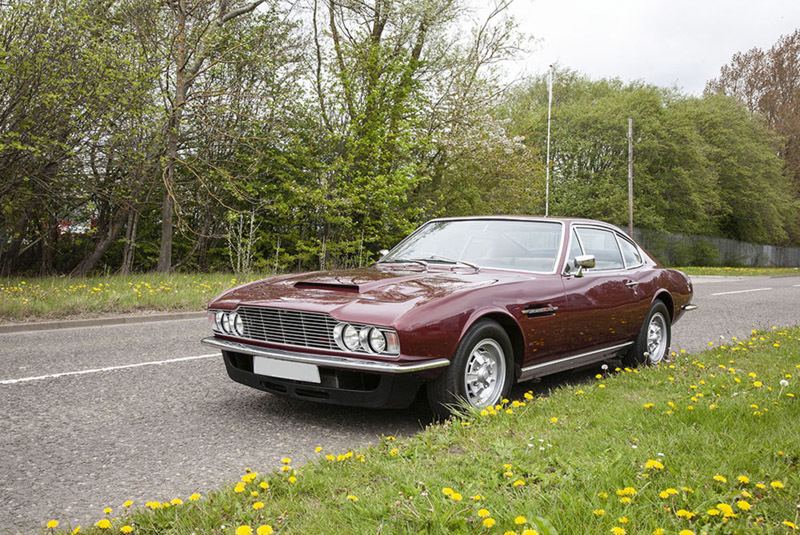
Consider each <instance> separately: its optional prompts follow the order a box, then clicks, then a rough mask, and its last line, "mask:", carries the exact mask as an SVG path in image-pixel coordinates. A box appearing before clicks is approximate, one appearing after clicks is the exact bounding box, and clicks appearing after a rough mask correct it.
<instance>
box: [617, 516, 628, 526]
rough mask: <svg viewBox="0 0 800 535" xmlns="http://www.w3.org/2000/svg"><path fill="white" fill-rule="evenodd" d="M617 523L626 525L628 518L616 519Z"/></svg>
mask: <svg viewBox="0 0 800 535" xmlns="http://www.w3.org/2000/svg"><path fill="white" fill-rule="evenodd" d="M617 522H619V523H620V524H627V523H628V517H627V516H623V517H620V518H618V519H617Z"/></svg>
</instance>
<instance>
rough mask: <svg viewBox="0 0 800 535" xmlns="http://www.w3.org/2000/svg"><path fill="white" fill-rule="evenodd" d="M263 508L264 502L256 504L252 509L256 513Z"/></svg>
mask: <svg viewBox="0 0 800 535" xmlns="http://www.w3.org/2000/svg"><path fill="white" fill-rule="evenodd" d="M263 508H264V502H256V503H254V504H253V509H255V510H256V511H258V510H259V509H263Z"/></svg>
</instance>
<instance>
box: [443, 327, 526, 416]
mask: <svg viewBox="0 0 800 535" xmlns="http://www.w3.org/2000/svg"><path fill="white" fill-rule="evenodd" d="M512 351H513V350H512V348H511V341H510V340H509V338H508V335H507V334H506V332H505V330H503V328H502V327H501V326H500V325H499V324H498V323H497V322H495V321H492V320H488V319H484V320H480V321H478V322H477V323H475V325H473V326H472V327H471V328H470V329H469V330H468V331H467V334H466V335H464V338H462V340H461V342H460V343H459V344H458V349H456V353H455V355H454V356H453V358H452V360H451V362H450V365H449V366H448V367H447V368H445V370H444V372H443V373H442V374H441V375H440V376H439V377H437V378H436V379H435V380H433V381H431V382H429V383H428V384H427V393H428V403H430V406H431V410H432V411H433V412H434V414H435V415H436V416H437V417H439V418H447V417H448V416H450V415H451V414H452V408H453V407H456V406H458V405H459V404H464V403H466V404H467V405H469V406H472V407H475V408H483V407H488V406H489V405H494V404H496V403H498V402H499V401H500V400H501V399H503V398H504V397H505V396H506V395H507V394H508V392H509V390H510V389H511V383H512V380H513V377H514V358H513V352H512Z"/></svg>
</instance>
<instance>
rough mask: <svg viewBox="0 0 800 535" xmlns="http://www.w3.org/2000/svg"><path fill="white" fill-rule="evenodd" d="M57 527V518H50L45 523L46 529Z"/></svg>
mask: <svg viewBox="0 0 800 535" xmlns="http://www.w3.org/2000/svg"><path fill="white" fill-rule="evenodd" d="M57 527H58V520H51V521H50V522H48V523H47V528H48V529H55V528H57Z"/></svg>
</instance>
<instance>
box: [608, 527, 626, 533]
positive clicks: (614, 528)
mask: <svg viewBox="0 0 800 535" xmlns="http://www.w3.org/2000/svg"><path fill="white" fill-rule="evenodd" d="M611 533H613V534H614V535H625V534H626V533H627V532H626V531H625V530H624V529H622V528H621V527H619V526H614V527H613V528H611Z"/></svg>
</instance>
